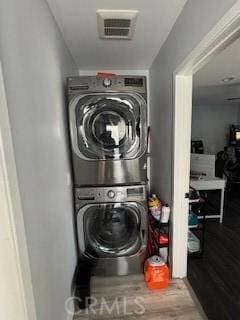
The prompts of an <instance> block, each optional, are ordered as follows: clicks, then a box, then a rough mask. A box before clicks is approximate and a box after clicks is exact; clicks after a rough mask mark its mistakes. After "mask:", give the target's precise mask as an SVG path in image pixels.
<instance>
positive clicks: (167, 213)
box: [161, 203, 170, 223]
mask: <svg viewBox="0 0 240 320" xmlns="http://www.w3.org/2000/svg"><path fill="white" fill-rule="evenodd" d="M169 216H170V207H169V205H168V204H167V203H166V204H165V206H162V214H161V223H168V220H169Z"/></svg>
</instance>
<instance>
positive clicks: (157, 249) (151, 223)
mask: <svg viewBox="0 0 240 320" xmlns="http://www.w3.org/2000/svg"><path fill="white" fill-rule="evenodd" d="M160 236H162V237H160ZM163 236H164V239H165V241H163ZM148 238H149V245H148V251H149V255H150V256H152V255H161V256H162V257H163V259H164V260H165V262H166V263H167V264H168V262H169V222H167V223H165V222H160V221H157V220H155V219H154V218H153V217H152V215H151V213H149V219H148Z"/></svg>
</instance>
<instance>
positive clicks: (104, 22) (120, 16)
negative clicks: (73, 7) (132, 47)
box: [97, 10, 138, 39]
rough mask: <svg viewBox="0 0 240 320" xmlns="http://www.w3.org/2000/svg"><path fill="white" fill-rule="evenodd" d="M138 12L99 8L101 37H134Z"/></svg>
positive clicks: (98, 16)
mask: <svg viewBox="0 0 240 320" xmlns="http://www.w3.org/2000/svg"><path fill="white" fill-rule="evenodd" d="M137 14H138V11H136V10H97V20H98V32H99V36H100V38H101V39H132V37H133V33H134V30H135V25H136V19H137Z"/></svg>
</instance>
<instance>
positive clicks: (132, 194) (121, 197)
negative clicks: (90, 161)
mask: <svg viewBox="0 0 240 320" xmlns="http://www.w3.org/2000/svg"><path fill="white" fill-rule="evenodd" d="M75 196H76V201H77V202H79V203H80V202H85V203H86V202H87V203H102V202H124V201H134V200H138V201H144V200H146V187H145V185H135V186H123V187H111V188H110V187H96V188H93V187H91V188H78V189H76V191H75Z"/></svg>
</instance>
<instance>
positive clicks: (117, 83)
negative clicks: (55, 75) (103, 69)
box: [67, 75, 147, 96]
mask: <svg viewBox="0 0 240 320" xmlns="http://www.w3.org/2000/svg"><path fill="white" fill-rule="evenodd" d="M67 91H68V95H70V96H71V95H75V94H78V95H79V94H80V93H86V92H89V93H90V92H126V91H127V92H136V93H141V94H146V92H147V86H146V77H145V76H114V75H113V76H104V77H103V76H83V77H69V78H68V79H67Z"/></svg>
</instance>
